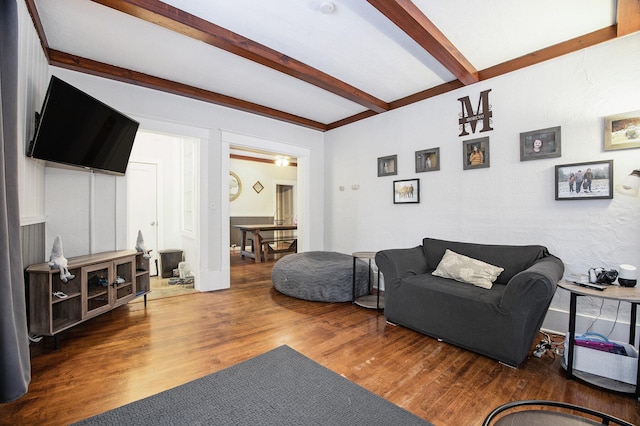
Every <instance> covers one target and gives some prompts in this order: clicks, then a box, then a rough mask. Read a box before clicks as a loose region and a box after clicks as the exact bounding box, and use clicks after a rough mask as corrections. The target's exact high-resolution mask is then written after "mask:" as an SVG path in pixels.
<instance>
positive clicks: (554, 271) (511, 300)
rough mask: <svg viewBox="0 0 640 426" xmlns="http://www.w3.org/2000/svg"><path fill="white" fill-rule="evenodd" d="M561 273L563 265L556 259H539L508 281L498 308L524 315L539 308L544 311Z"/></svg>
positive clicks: (546, 257) (548, 257)
mask: <svg viewBox="0 0 640 426" xmlns="http://www.w3.org/2000/svg"><path fill="white" fill-rule="evenodd" d="M563 273H564V264H563V263H562V261H561V260H560V259H558V258H557V257H555V256H553V255H548V256H545V257H543V258H541V259H539V260H538V261H536V262H535V263H534V264H533V265H531V266H530V267H529V268H528V269H526V270H524V271H522V272H519V273H517V274H516V275H514V276H513V278H511V280H509V282H508V283H507V288H506V289H505V292H504V294H503V296H502V301H501V302H500V307H501V308H502V309H505V310H506V311H509V312H522V313H524V312H529V311H534V312H535V311H536V310H538V309H536V307H538V306H539V307H540V308H544V310H545V311H546V309H547V308H548V307H549V304H550V303H551V299H552V298H553V295H554V293H555V292H556V285H557V283H558V281H560V279H561V278H562V274H563Z"/></svg>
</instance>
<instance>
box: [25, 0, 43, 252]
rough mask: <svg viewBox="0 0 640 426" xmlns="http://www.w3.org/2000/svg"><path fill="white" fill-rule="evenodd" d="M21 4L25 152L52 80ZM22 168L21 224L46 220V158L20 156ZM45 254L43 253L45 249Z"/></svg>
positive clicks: (29, 19) (34, 33) (37, 40)
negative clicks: (44, 159)
mask: <svg viewBox="0 0 640 426" xmlns="http://www.w3.org/2000/svg"><path fill="white" fill-rule="evenodd" d="M17 4H18V19H19V22H20V23H19V25H18V39H19V43H20V48H19V52H20V53H19V58H18V59H19V63H18V103H19V105H18V107H19V110H18V111H19V116H18V120H19V126H18V138H19V143H20V145H21V146H20V151H21V152H26V149H27V144H28V143H29V140H31V138H32V137H33V133H34V129H35V112H36V111H40V108H41V107H42V100H43V99H44V95H45V92H46V91H47V84H49V76H50V70H49V65H48V63H47V58H46V57H45V56H44V53H43V52H42V46H41V45H40V40H39V39H38V34H37V33H36V30H35V29H34V28H33V24H32V23H31V18H30V16H29V12H28V11H27V7H26V5H25V3H24V2H20V1H19V2H17ZM18 166H19V170H20V188H19V190H20V224H21V225H23V226H24V225H30V224H34V223H41V222H43V221H44V220H45V212H44V162H43V161H36V160H31V159H28V158H27V157H26V156H23V157H21V158H20V160H19V164H18ZM42 254H43V256H44V253H42Z"/></svg>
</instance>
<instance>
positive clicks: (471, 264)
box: [432, 249, 504, 289]
mask: <svg viewBox="0 0 640 426" xmlns="http://www.w3.org/2000/svg"><path fill="white" fill-rule="evenodd" d="M502 271H504V268H500V267H498V266H493V265H490V264H488V263H485V262H483V261H481V260H477V259H473V258H471V257H467V256H464V255H462V254H458V253H456V252H453V251H451V250H449V249H447V250H446V251H445V253H444V256H442V260H440V263H439V264H438V267H437V268H436V270H435V271H433V272H432V275H435V276H438V277H442V278H451V279H454V280H456V281H461V282H463V283H469V284H473V285H475V286H478V287H482V288H487V289H489V288H491V287H492V286H493V282H494V281H495V280H496V278H498V275H500V274H501V273H502Z"/></svg>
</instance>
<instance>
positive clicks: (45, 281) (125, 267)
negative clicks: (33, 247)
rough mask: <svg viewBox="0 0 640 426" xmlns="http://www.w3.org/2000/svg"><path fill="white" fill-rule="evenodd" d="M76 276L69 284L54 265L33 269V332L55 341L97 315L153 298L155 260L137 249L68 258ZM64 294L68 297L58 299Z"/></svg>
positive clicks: (29, 275) (30, 270) (30, 282)
mask: <svg viewBox="0 0 640 426" xmlns="http://www.w3.org/2000/svg"><path fill="white" fill-rule="evenodd" d="M67 266H68V269H69V272H70V273H71V274H73V275H75V277H74V278H73V279H71V280H68V281H67V282H63V281H62V280H61V279H60V271H59V270H58V269H51V267H50V266H49V264H48V263H38V264H34V265H30V266H29V267H28V268H27V270H26V272H27V278H28V285H29V332H30V333H31V334H32V335H43V336H55V337H56V346H57V345H58V339H57V334H58V333H60V332H62V331H64V330H67V329H68V328H70V327H73V326H75V325H77V324H80V323H82V322H84V321H86V320H88V319H90V318H93V317H95V316H97V315H100V314H103V313H105V312H108V311H110V310H112V309H115V308H117V307H119V306H122V305H124V304H126V303H128V302H129V301H131V300H133V299H134V298H136V297H139V296H144V304H145V306H146V304H147V296H146V295H147V293H149V291H150V288H149V285H150V282H149V259H145V258H144V256H143V254H142V253H139V252H137V251H135V250H120V251H111V252H104V253H97V254H91V255H86V256H78V257H73V258H69V259H67ZM55 292H62V293H64V294H65V295H66V296H67V297H57V296H54V293H55Z"/></svg>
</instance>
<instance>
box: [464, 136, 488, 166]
mask: <svg viewBox="0 0 640 426" xmlns="http://www.w3.org/2000/svg"><path fill="white" fill-rule="evenodd" d="M489 164H490V163H489V137H488V136H487V137H484V138H479V139H471V140H468V141H464V142H462V168H463V169H464V170H468V169H481V168H484V167H489Z"/></svg>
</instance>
